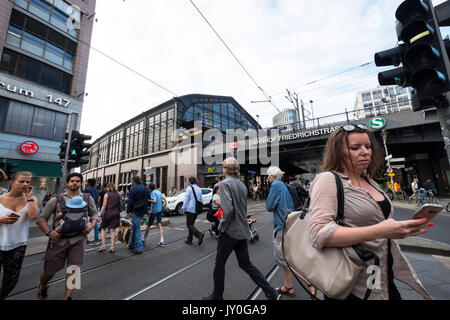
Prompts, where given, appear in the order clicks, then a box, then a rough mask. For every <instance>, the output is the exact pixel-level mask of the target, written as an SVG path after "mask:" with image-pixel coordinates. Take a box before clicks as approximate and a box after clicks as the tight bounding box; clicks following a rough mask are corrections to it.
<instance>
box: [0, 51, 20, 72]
mask: <svg viewBox="0 0 450 320" xmlns="http://www.w3.org/2000/svg"><path fill="white" fill-rule="evenodd" d="M16 63H17V54H14V53H13V52H12V51H8V50H6V49H5V50H3V54H2V61H1V63H0V69H1V70H3V71H5V72H7V73H9V74H14V70H15V69H16Z"/></svg>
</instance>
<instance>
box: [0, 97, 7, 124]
mask: <svg viewBox="0 0 450 320" xmlns="http://www.w3.org/2000/svg"><path fill="white" fill-rule="evenodd" d="M8 104H9V101H8V100H6V99H4V98H1V97H0V131H2V130H3V124H4V123H5V118H6V110H7V109H8Z"/></svg>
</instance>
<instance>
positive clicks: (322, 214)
mask: <svg viewBox="0 0 450 320" xmlns="http://www.w3.org/2000/svg"><path fill="white" fill-rule="evenodd" d="M382 166H383V151H382V149H381V147H380V145H379V144H378V142H377V140H376V139H375V136H374V134H373V132H370V131H369V130H368V127H367V126H366V125H364V124H358V125H345V126H342V127H341V128H340V129H339V130H336V131H334V132H333V133H332V134H331V136H330V138H329V139H328V142H327V144H326V147H325V153H324V158H323V163H322V168H321V170H322V173H321V174H320V175H318V176H317V177H316V179H315V180H314V182H313V183H312V184H311V188H310V196H311V205H310V214H311V224H310V233H311V235H310V236H311V239H312V241H313V245H314V247H315V248H317V249H322V248H330V247H334V248H351V247H352V246H354V245H358V244H359V245H360V247H361V248H362V249H363V250H368V251H370V252H372V253H374V254H375V255H377V256H378V257H379V259H380V262H379V267H378V268H376V270H375V272H376V274H375V283H374V284H373V283H372V285H371V286H370V288H369V285H368V283H371V282H370V281H371V280H372V279H373V275H372V272H370V271H371V270H373V266H371V265H374V260H370V261H368V262H361V263H363V270H362V271H361V273H360V275H359V277H358V279H357V281H356V284H355V286H354V288H353V290H352V293H351V294H350V295H349V296H348V297H347V299H346V300H361V299H364V298H365V297H366V298H367V296H366V294H367V293H368V292H370V295H369V297H368V298H369V299H370V300H400V299H401V296H400V293H399V291H398V289H397V288H396V286H395V284H394V278H395V279H397V280H400V281H401V282H404V283H406V284H408V285H409V286H410V287H412V288H413V289H414V290H415V291H417V292H418V293H419V294H420V295H422V296H423V297H424V298H425V299H431V296H430V295H429V293H428V292H427V291H426V290H425V288H424V287H423V286H422V284H421V282H420V280H419V279H418V277H417V275H416V273H415V272H414V271H413V270H412V268H411V265H410V264H409V263H408V261H407V260H406V257H405V256H404V255H403V253H402V252H401V251H400V247H399V245H398V244H397V243H396V242H395V240H394V239H404V238H407V237H412V236H420V235H423V234H424V233H425V232H426V230H424V228H426V227H431V226H433V225H432V224H429V220H427V219H418V220H409V221H396V220H394V219H393V214H394V207H393V206H392V203H391V202H390V201H389V199H388V197H387V196H386V194H385V193H384V191H383V190H382V189H380V188H379V187H378V185H377V183H375V181H373V180H372V178H373V177H374V176H375V174H376V173H377V172H378V170H379V169H381V168H382ZM330 171H334V172H335V173H337V174H338V175H339V177H340V179H341V181H342V184H343V187H344V219H343V221H342V222H341V224H337V223H336V221H335V220H336V217H337V211H338V208H337V207H338V201H337V187H336V180H335V176H334V175H333V174H332V173H331V172H330ZM369 277H371V278H369ZM368 289H372V291H369V290H368Z"/></svg>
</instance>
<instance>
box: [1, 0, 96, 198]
mask: <svg viewBox="0 0 450 320" xmlns="http://www.w3.org/2000/svg"><path fill="white" fill-rule="evenodd" d="M95 4H96V0H8V1H6V0H5V1H1V2H0V53H1V60H0V162H3V163H5V162H6V163H11V164H14V165H17V166H18V168H17V169H18V170H25V171H31V172H32V173H33V175H34V178H33V181H32V184H33V186H34V187H35V190H36V195H37V196H38V197H42V196H43V194H45V192H47V191H49V192H55V191H56V184H57V181H58V180H57V179H58V178H60V177H61V176H62V170H61V163H60V159H59V156H58V154H59V149H60V145H61V142H62V141H63V140H64V136H65V133H66V132H67V131H68V128H69V121H70V119H72V121H73V123H74V124H76V125H75V128H76V129H77V130H78V129H79V128H80V121H81V115H82V110H83V97H84V94H85V83H86V75H87V66H88V58H89V46H90V43H91V35H92V28H93V20H92V19H89V18H88V17H90V16H91V15H92V14H93V13H94V12H95ZM71 115H72V116H71Z"/></svg>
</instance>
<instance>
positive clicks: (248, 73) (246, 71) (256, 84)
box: [189, 0, 280, 112]
mask: <svg viewBox="0 0 450 320" xmlns="http://www.w3.org/2000/svg"><path fill="white" fill-rule="evenodd" d="M189 2H190V3H191V4H192V5H193V6H194V8H195V9H196V10H197V11H198V13H199V14H200V15H201V16H202V18H203V20H205V22H206V23H207V24H208V26H209V27H210V28H211V30H212V31H213V32H214V34H215V35H216V36H217V37H218V38H219V40H220V41H221V42H222V44H223V45H224V46H225V48H227V50H228V51H229V52H230V54H231V55H232V56H233V58H234V59H235V60H236V61H237V63H238V64H239V65H240V66H241V68H242V69H243V70H244V72H245V73H246V74H247V76H248V77H249V78H250V79H251V80H252V82H253V83H254V84H255V86H256V87H257V88H258V89H259V90H260V91H261V93H262V94H263V95H264V97H265V98H266V99H267V100H268V102H270V103H271V104H272V106H273V107H274V108H275V109H277V111H278V112H280V109H278V107H277V106H276V105H275V104H274V103H273V101H272V99H271V97H270V96H269V95H267V93H266V92H265V91H264V89H263V88H262V87H261V86H260V85H259V84H258V83H257V82H256V80H255V79H254V78H253V76H252V75H251V74H250V72H248V70H247V69H246V68H245V66H244V65H243V64H242V62H241V61H240V60H239V59H238V57H237V56H236V55H235V54H234V52H233V51H232V50H231V49H230V47H229V46H228V45H227V44H226V42H225V41H224V40H223V39H222V37H221V36H220V35H219V33H218V32H217V31H216V29H215V28H214V27H213V26H212V24H211V23H210V22H209V21H208V19H207V18H206V17H205V15H204V14H203V13H202V12H201V10H200V9H199V8H198V7H197V6H196V5H195V3H194V1H192V0H189Z"/></svg>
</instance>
